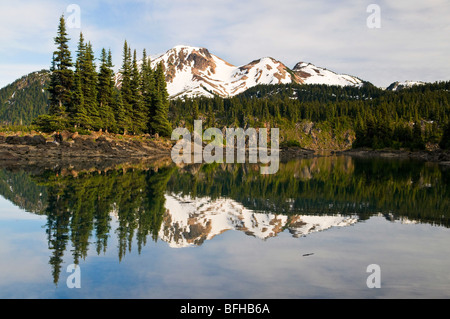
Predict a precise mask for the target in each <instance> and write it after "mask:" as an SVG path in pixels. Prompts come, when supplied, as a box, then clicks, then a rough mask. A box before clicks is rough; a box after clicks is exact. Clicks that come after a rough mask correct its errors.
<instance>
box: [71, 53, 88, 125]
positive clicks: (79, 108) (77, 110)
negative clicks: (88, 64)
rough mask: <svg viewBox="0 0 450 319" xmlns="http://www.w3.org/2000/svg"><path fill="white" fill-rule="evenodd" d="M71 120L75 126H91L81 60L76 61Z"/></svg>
mask: <svg viewBox="0 0 450 319" xmlns="http://www.w3.org/2000/svg"><path fill="white" fill-rule="evenodd" d="M69 116H70V122H71V124H72V125H73V126H74V127H84V128H91V121H90V119H89V117H88V116H87V112H86V108H85V104H84V94H83V85H82V83H81V75H80V67H79V62H78V61H76V63H75V75H74V88H73V92H72V101H71V107H70V112H69Z"/></svg>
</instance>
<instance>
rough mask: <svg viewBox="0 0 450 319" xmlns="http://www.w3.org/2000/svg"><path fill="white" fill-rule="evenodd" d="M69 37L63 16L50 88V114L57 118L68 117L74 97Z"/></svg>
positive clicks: (57, 39) (59, 28)
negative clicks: (72, 92) (72, 97)
mask: <svg viewBox="0 0 450 319" xmlns="http://www.w3.org/2000/svg"><path fill="white" fill-rule="evenodd" d="M67 35H68V34H67V32H66V22H65V19H64V15H62V16H61V18H60V19H59V27H58V33H57V36H56V37H55V38H54V41H55V44H56V47H57V49H56V51H54V53H53V60H52V66H51V68H50V71H51V75H50V85H49V88H48V92H49V93H50V98H49V114H50V115H52V116H56V117H66V115H67V114H66V111H67V108H69V107H70V100H71V95H72V94H71V91H72V86H73V71H72V69H71V68H72V66H73V63H72V56H71V53H70V50H69V45H68V42H69V40H70V39H69V38H68V37H67Z"/></svg>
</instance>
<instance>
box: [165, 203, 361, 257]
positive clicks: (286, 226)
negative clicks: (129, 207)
mask: <svg viewBox="0 0 450 319" xmlns="http://www.w3.org/2000/svg"><path fill="white" fill-rule="evenodd" d="M165 207H166V213H165V215H164V220H163V223H162V225H161V229H160V231H159V238H160V239H161V240H163V241H165V242H167V243H168V244H169V246H170V247H174V248H180V247H188V246H199V245H201V244H202V243H203V242H204V241H205V240H210V239H212V238H214V237H215V236H217V235H219V234H222V233H223V232H225V231H227V230H237V231H242V232H244V233H245V234H247V235H249V236H254V237H256V238H260V239H264V240H265V239H267V238H270V237H275V236H277V235H278V234H279V233H281V232H282V231H284V230H287V231H289V233H290V234H292V236H294V237H300V236H304V235H307V234H310V233H312V232H318V231H322V230H326V229H329V228H331V227H338V226H349V225H352V224H354V223H356V222H357V219H356V218H352V217H347V216H339V215H337V216H307V215H290V216H286V215H277V214H265V213H264V214H263V213H257V212H254V211H252V210H250V209H247V208H245V207H244V206H243V205H242V204H240V203H238V202H236V201H234V200H232V199H225V198H221V199H216V200H211V199H210V198H190V197H179V196H176V195H166V206H165Z"/></svg>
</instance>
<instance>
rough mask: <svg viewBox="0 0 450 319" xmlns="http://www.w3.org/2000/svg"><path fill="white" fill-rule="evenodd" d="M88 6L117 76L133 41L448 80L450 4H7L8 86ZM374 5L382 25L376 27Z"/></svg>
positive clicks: (2, 40) (3, 7)
mask: <svg viewBox="0 0 450 319" xmlns="http://www.w3.org/2000/svg"><path fill="white" fill-rule="evenodd" d="M70 4H76V5H77V6H79V8H80V22H81V28H69V35H70V37H71V39H72V40H71V44H72V49H73V51H74V49H75V46H76V42H77V39H78V36H79V33H80V31H82V32H83V34H84V35H85V38H86V39H87V40H89V41H91V42H92V44H93V47H94V50H95V51H96V52H97V56H98V52H99V51H100V50H101V48H103V47H105V48H110V49H111V50H112V54H113V60H114V63H115V65H116V70H117V69H118V68H119V67H120V64H121V55H122V46H123V41H124V40H125V39H126V40H127V41H128V42H129V44H130V45H131V47H132V48H135V49H136V50H137V51H138V53H139V55H140V54H141V52H142V50H143V49H144V48H146V49H147V51H148V52H149V53H150V54H156V53H163V52H165V51H167V50H168V49H170V48H172V47H173V46H175V45H179V44H186V45H192V46H200V47H206V48H208V49H209V51H210V52H211V53H213V54H215V55H217V56H219V57H221V58H223V59H225V60H226V61H228V62H230V63H232V64H234V65H243V64H246V63H248V62H250V61H252V60H255V59H258V58H261V57H266V56H271V57H273V58H275V59H277V60H280V61H282V62H284V63H285V64H286V65H287V66H288V67H293V66H294V65H295V64H296V63H297V62H300V61H304V62H311V63H314V64H316V65H318V66H321V67H325V68H328V69H330V70H332V71H336V72H339V73H346V74H351V75H355V76H358V77H360V78H362V79H363V80H367V81H370V82H372V83H374V84H375V85H378V86H387V85H389V84H390V83H392V82H394V81H396V80H400V81H403V80H421V81H430V82H434V81H437V80H450V58H449V57H448V56H449V53H450V41H449V40H450V22H449V21H450V19H449V17H450V2H449V1H448V0H430V1H422V0H421V1H419V0H410V1H408V0H396V1H376V0H358V1H357V0H353V1H349V0H343V1H339V3H336V1H331V0H317V1H304V0H279V1H271V0H270V1H269V0H259V1H254V0H248V1H236V0H226V1H225V0H214V1H211V0H210V1H206V0H193V1H192V0H190V1H183V0H165V1H151V0H150V1H146V0H129V1H125V0H116V1H102V0H89V1H84V0H80V1H76V0H71V1H61V0H38V1H36V0H33V1H32V0H18V1H4V0H2V1H1V4H0V87H3V86H5V85H7V84H9V83H11V82H13V81H14V80H15V79H17V78H19V77H20V76H22V75H25V74H27V73H30V72H33V71H36V70H40V69H43V68H47V69H48V68H49V66H50V60H51V56H52V52H53V50H54V45H53V37H54V36H55V34H56V30H57V25H58V21H59V17H60V16H61V15H62V14H65V15H66V17H70V16H71V14H73V13H74V12H73V11H70V12H68V11H67V9H68V7H69V5H70ZM370 4H377V5H378V6H379V8H380V21H381V27H380V28H374V29H373V28H372V29H371V28H368V26H367V18H368V17H369V16H370V15H371V12H369V13H368V12H367V7H368V6H369V5H370Z"/></svg>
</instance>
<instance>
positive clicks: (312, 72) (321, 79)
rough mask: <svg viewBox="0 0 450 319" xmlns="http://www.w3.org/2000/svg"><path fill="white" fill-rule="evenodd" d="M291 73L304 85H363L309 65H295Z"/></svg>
mask: <svg viewBox="0 0 450 319" xmlns="http://www.w3.org/2000/svg"><path fill="white" fill-rule="evenodd" d="M292 71H293V72H294V73H295V75H297V76H298V77H299V78H300V79H301V80H302V81H301V82H300V83H305V84H328V85H340V86H347V85H350V86H352V85H353V86H359V85H361V84H362V83H363V82H362V81H361V80H360V79H359V78H357V77H354V76H351V75H346V74H337V73H335V72H333V71H330V70H327V69H324V68H321V67H318V66H315V65H314V64H311V63H305V62H299V63H297V64H296V65H295V67H294V68H293V69H292Z"/></svg>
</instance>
